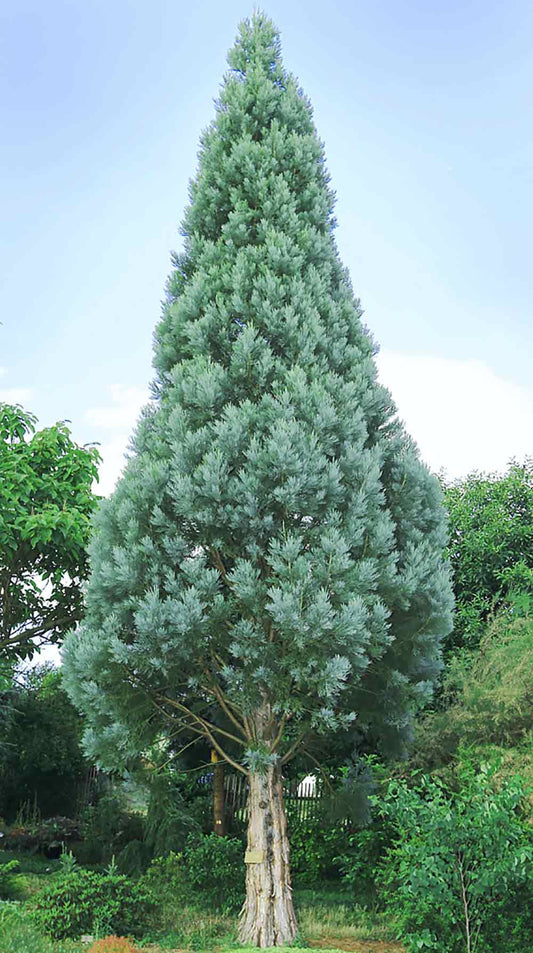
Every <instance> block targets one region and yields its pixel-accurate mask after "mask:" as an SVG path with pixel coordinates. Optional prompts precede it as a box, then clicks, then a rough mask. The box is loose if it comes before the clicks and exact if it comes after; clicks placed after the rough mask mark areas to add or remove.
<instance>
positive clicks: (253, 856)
mask: <svg viewBox="0 0 533 953" xmlns="http://www.w3.org/2000/svg"><path fill="white" fill-rule="evenodd" d="M249 783H250V791H249V795H248V849H247V851H246V858H245V860H246V900H245V902H244V906H243V908H242V910H241V914H240V924H239V939H240V941H241V943H249V944H252V945H254V946H259V947H265V946H284V945H285V944H287V945H289V944H290V943H292V941H293V940H294V937H295V936H296V933H297V931H298V926H297V923H296V917H295V915H294V908H293V904H292V890H291V877H290V870H289V840H288V837H287V821H286V818H285V808H284V805H283V790H282V785H281V767H280V765H279V764H276V765H271V766H270V767H269V768H268V769H267V770H266V772H265V773H264V774H250V779H249Z"/></svg>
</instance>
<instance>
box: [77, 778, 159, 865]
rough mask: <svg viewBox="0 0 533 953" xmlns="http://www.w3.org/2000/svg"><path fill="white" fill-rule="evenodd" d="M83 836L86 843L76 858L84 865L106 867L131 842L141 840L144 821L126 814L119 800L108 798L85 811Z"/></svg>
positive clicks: (135, 815)
mask: <svg viewBox="0 0 533 953" xmlns="http://www.w3.org/2000/svg"><path fill="white" fill-rule="evenodd" d="M82 833H83V837H84V841H85V843H84V844H83V845H82V847H81V850H80V849H79V848H76V854H77V856H78V858H79V859H81V860H82V861H83V862H84V863H86V864H107V863H109V861H110V860H111V857H112V856H113V855H115V856H118V854H120V852H121V850H123V849H124V847H125V846H126V844H129V842H130V841H133V840H143V838H144V819H143V818H142V817H141V815H140V814H136V813H132V812H130V811H126V810H125V809H124V805H123V802H122V798H121V797H120V796H117V795H114V794H108V795H105V796H104V797H101V798H100V799H99V801H98V802H97V803H96V804H95V805H90V806H89V807H88V808H86V809H85V811H84V815H83V825H82Z"/></svg>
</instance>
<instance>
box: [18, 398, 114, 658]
mask: <svg viewBox="0 0 533 953" xmlns="http://www.w3.org/2000/svg"><path fill="white" fill-rule="evenodd" d="M99 459H100V457H99V454H98V451H97V450H96V448H95V447H80V446H78V445H77V444H76V443H74V441H73V440H72V438H71V436H70V431H69V429H68V427H67V426H66V424H65V423H57V424H55V425H54V426H53V427H46V428H45V429H43V430H39V431H37V430H36V418H35V417H34V416H33V415H32V414H30V413H27V412H26V411H24V410H23V409H22V408H21V407H18V406H11V405H10V404H0V661H2V660H3V661H4V662H10V661H16V660H17V659H24V658H27V657H28V656H31V655H32V654H33V653H34V652H35V651H36V649H37V648H38V646H39V645H42V644H43V643H49V644H51V643H56V642H59V641H60V639H61V638H62V636H63V635H64V634H65V632H66V631H67V629H68V628H70V627H71V626H72V625H73V624H74V623H76V622H77V620H78V619H79V618H80V616H81V610H82V606H83V596H82V590H81V586H82V581H83V579H84V578H85V575H86V571H87V554H86V547H87V542H88V539H89V533H90V517H91V514H92V513H93V511H94V509H95V507H96V503H97V498H96V497H95V496H94V494H93V492H92V488H91V487H92V483H93V480H94V479H95V477H96V476H97V462H98V460H99Z"/></svg>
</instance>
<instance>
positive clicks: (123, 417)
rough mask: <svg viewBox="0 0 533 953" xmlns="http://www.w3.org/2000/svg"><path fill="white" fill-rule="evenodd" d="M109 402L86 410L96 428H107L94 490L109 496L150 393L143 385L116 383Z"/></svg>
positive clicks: (100, 448) (89, 419)
mask: <svg viewBox="0 0 533 953" xmlns="http://www.w3.org/2000/svg"><path fill="white" fill-rule="evenodd" d="M110 390H111V394H110V402H109V403H108V404H103V405H101V406H99V407H91V408H89V410H87V411H86V413H85V419H86V420H87V421H88V422H89V423H91V424H93V425H94V426H95V427H96V428H101V429H102V430H103V431H105V432H106V437H105V438H104V439H103V440H102V443H101V446H100V447H99V448H98V449H99V451H100V454H101V456H102V464H101V465H100V471H99V475H100V481H99V483H98V484H97V486H96V487H95V492H97V493H98V494H99V495H100V496H108V495H109V494H110V493H111V492H112V491H113V488H114V486H115V483H116V481H117V479H118V477H119V476H120V474H121V472H122V469H123V467H124V464H125V456H124V455H125V453H126V450H127V448H128V443H129V440H130V436H131V433H132V431H133V429H134V427H135V423H136V422H137V419H138V417H139V414H140V411H141V408H142V407H143V406H144V405H145V404H146V403H147V401H148V399H149V394H148V391H147V390H144V389H141V388H140V387H123V386H122V385H121V384H114V385H112V387H111V388H110Z"/></svg>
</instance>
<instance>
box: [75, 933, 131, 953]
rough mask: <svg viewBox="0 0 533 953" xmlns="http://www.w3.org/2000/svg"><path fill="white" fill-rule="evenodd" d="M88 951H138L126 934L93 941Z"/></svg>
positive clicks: (91, 952) (126, 952)
mask: <svg viewBox="0 0 533 953" xmlns="http://www.w3.org/2000/svg"><path fill="white" fill-rule="evenodd" d="M87 953H136V947H135V946H133V944H132V942H131V940H128V939H127V937H125V936H106V937H103V939H101V940H97V941H96V943H93V944H92V946H90V947H89V949H88V951H87Z"/></svg>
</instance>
